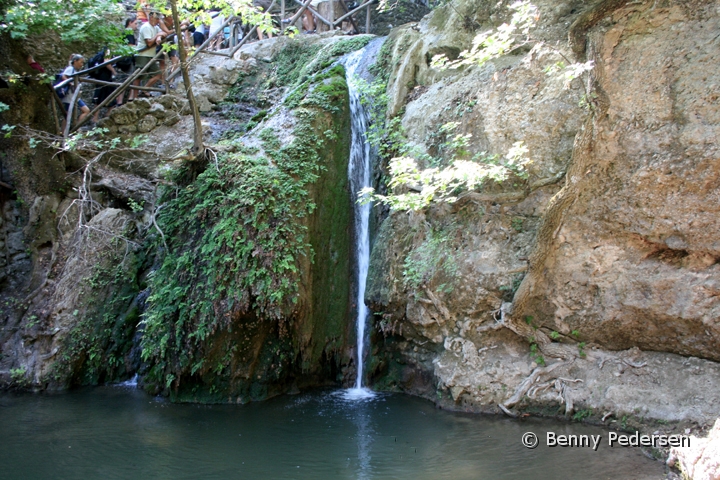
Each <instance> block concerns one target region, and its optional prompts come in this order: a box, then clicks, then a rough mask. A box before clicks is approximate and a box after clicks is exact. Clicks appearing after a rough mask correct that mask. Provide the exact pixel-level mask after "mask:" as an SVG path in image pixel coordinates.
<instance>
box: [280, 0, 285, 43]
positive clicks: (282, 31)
mask: <svg viewBox="0 0 720 480" xmlns="http://www.w3.org/2000/svg"><path fill="white" fill-rule="evenodd" d="M280 35H285V0H280Z"/></svg>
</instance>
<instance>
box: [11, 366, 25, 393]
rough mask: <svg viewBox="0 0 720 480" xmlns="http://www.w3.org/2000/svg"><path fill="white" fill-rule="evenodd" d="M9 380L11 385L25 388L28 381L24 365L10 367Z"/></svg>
mask: <svg viewBox="0 0 720 480" xmlns="http://www.w3.org/2000/svg"><path fill="white" fill-rule="evenodd" d="M10 382H11V383H12V385H13V386H16V387H19V388H25V387H27V386H28V384H29V383H30V382H29V381H28V379H27V369H26V368H25V367H19V368H11V369H10Z"/></svg>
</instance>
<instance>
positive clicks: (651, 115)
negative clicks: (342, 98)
mask: <svg viewBox="0 0 720 480" xmlns="http://www.w3.org/2000/svg"><path fill="white" fill-rule="evenodd" d="M534 3H535V4H536V5H537V7H538V19H537V20H538V21H537V25H536V26H535V28H534V29H533V30H532V31H531V36H532V37H533V38H534V40H535V41H533V42H531V44H529V45H528V46H527V47H525V48H521V49H516V50H514V51H512V52H510V54H508V55H505V56H503V57H501V58H498V59H495V60H492V61H490V62H488V63H487V64H485V65H484V66H482V67H479V68H478V67H471V68H466V69H464V70H459V71H458V70H438V69H435V68H432V66H431V65H430V61H429V60H430V59H431V58H432V56H433V55H435V54H437V53H445V54H447V55H448V56H450V57H451V58H452V57H453V56H457V55H458V53H459V52H460V51H461V50H463V49H465V48H467V47H468V46H469V45H470V41H471V39H472V37H473V36H474V34H475V33H478V32H480V31H485V30H488V29H490V28H493V27H496V26H497V25H499V24H500V23H501V22H502V21H505V20H507V18H508V17H507V13H503V12H506V7H507V4H497V5H496V4H495V3H494V2H479V3H470V2H455V3H454V6H453V7H454V8H452V9H451V8H447V7H446V8H438V9H436V10H435V11H434V12H433V13H432V14H431V15H429V16H428V17H426V18H425V19H424V20H423V21H422V22H421V23H420V24H419V25H417V26H413V27H403V28H400V29H397V30H396V31H394V32H393V34H392V35H391V36H390V37H389V43H388V45H390V46H391V48H390V50H391V56H390V58H391V60H390V61H391V65H392V68H393V72H392V75H391V77H390V84H389V88H388V93H389V96H390V99H391V101H390V105H389V114H390V115H396V114H399V115H401V116H402V117H401V118H402V123H403V126H404V127H405V130H406V132H407V135H408V138H409V141H410V142H411V143H412V144H414V145H415V146H416V147H417V148H418V149H419V150H420V151H425V152H430V153H433V154H435V153H436V152H437V150H436V148H437V144H438V143H439V142H440V141H442V138H438V135H437V132H438V130H439V127H440V126H441V125H443V124H445V123H447V122H451V121H454V122H459V124H460V127H459V128H458V131H457V133H462V134H471V135H472V137H471V139H470V147H469V148H470V149H471V152H472V153H477V152H489V153H492V154H503V153H504V152H507V150H508V149H509V148H510V146H511V145H512V144H513V143H514V142H517V141H523V142H524V143H525V145H526V146H527V147H528V149H529V151H530V156H531V157H532V160H533V163H532V165H531V166H530V170H529V178H528V180H527V182H526V183H522V182H520V183H516V184H514V185H509V184H507V183H505V184H501V185H488V186H487V187H485V188H484V190H482V191H480V192H476V193H474V194H472V195H466V196H465V197H462V196H461V198H460V200H459V201H458V202H457V203H455V204H452V205H444V206H442V205H439V206H434V207H430V208H428V209H425V210H424V211H422V212H415V213H401V212H394V213H391V214H390V216H389V217H388V218H387V219H386V220H385V221H384V223H383V224H382V225H381V226H380V228H379V232H378V234H377V237H376V242H375V245H374V248H373V252H372V263H371V272H370V284H369V286H368V293H367V300H368V301H369V302H370V303H371V304H372V305H373V307H372V308H373V311H375V312H378V314H377V315H376V316H375V331H376V334H375V340H376V344H377V345H378V346H377V347H376V352H377V355H378V357H377V358H376V360H375V363H374V365H373V368H374V372H375V375H376V381H377V382H378V383H377V384H378V385H384V386H386V387H389V388H399V389H402V390H405V391H410V392H414V393H419V394H422V395H425V396H428V397H430V398H434V399H438V398H440V399H441V400H440V401H441V402H447V404H448V405H450V406H454V407H455V408H467V409H475V410H485V411H499V410H498V408H497V405H498V404H503V403H505V402H508V401H510V400H512V398H511V397H513V394H515V393H516V392H518V391H519V390H518V388H519V387H520V386H521V384H522V382H523V381H524V380H525V379H527V378H529V376H530V375H531V374H533V372H535V373H536V374H537V376H536V377H535V378H534V382H532V383H531V387H530V388H528V389H526V390H524V392H523V393H524V394H523V395H522V396H521V398H520V399H519V405H520V408H529V409H538V408H539V409H544V410H543V411H544V412H545V413H554V412H557V411H559V412H561V413H563V412H564V413H567V414H570V413H571V412H573V411H578V410H588V411H591V412H593V414H594V415H597V420H600V418H601V417H602V418H603V419H604V421H606V422H612V421H617V419H619V418H620V417H622V416H625V417H626V418H631V417H635V418H637V419H640V418H643V419H645V420H650V419H659V420H663V421H669V420H672V421H688V420H692V421H697V422H700V423H704V424H708V423H710V422H712V421H714V419H715V418H717V416H718V415H719V414H720V395H718V393H717V392H718V391H720V390H719V389H718V386H719V384H718V381H720V377H719V375H720V365H718V363H716V362H717V360H718V351H719V350H718V345H720V336H719V335H720V332H719V331H718V318H720V311H719V310H718V309H719V308H720V304H719V303H718V302H719V300H718V296H717V282H718V281H720V275H719V273H720V272H719V271H718V265H717V259H718V252H717V232H718V231H719V229H718V224H717V221H718V215H717V209H718V207H720V201H719V200H720V198H719V197H718V188H717V187H718V181H717V177H718V169H719V168H720V161H719V160H718V153H717V148H716V147H717V146H716V135H715V132H716V131H717V128H718V122H717V118H716V116H717V114H718V109H717V106H716V102H715V101H714V99H715V93H714V92H716V90H717V85H716V81H715V77H716V75H715V73H716V71H717V67H716V65H717V59H716V56H717V55H718V54H720V52H719V51H718V49H717V46H716V40H713V39H715V38H716V37H717V35H718V34H719V33H720V23H719V22H720V13H719V12H718V10H717V6H716V4H715V3H714V2H662V1H658V2H655V1H648V2H622V1H620V2H618V1H614V2H613V1H606V2H595V3H593V4H586V3H585V2H572V1H565V2H562V1H539V2H534ZM463 19H465V20H466V21H464V22H463ZM560 53H562V55H564V57H565V58H564V59H563V58H562V57H561V56H560V55H559V54H560ZM559 60H563V61H567V60H572V61H581V62H584V61H587V60H592V61H593V62H594V69H593V70H592V71H591V73H590V75H589V76H588V77H585V78H581V79H576V80H574V81H573V82H571V83H570V84H569V85H565V84H564V83H565V82H564V80H563V78H562V77H561V76H558V75H556V74H552V73H550V74H548V73H546V72H547V69H548V67H550V66H552V65H553V64H555V63H556V62H558V61H559ZM579 104H582V105H584V107H583V106H579ZM438 258H439V259H441V260H438ZM509 319H513V321H514V322H516V325H517V324H520V325H524V331H525V332H527V333H526V334H523V335H522V336H518V335H516V334H515V333H513V332H515V331H517V330H518V328H519V327H517V326H515V327H513V328H514V330H513V331H511V330H509V329H508V328H505V326H509V325H510V323H509ZM533 331H535V332H538V333H536V334H533ZM535 336H536V337H537V338H538V342H539V338H540V336H542V337H544V338H547V339H548V340H549V339H552V344H550V347H549V348H547V349H546V351H554V350H553V346H557V347H558V348H559V347H562V348H563V349H564V350H563V351H564V352H565V354H564V355H565V357H564V359H562V358H553V357H550V356H547V355H546V354H543V350H542V348H540V347H542V345H536V344H535V343H534V341H535V340H534V338H535ZM523 337H524V338H523ZM568 352H569V353H568ZM568 355H569V356H570V357H573V358H572V359H571V360H570V361H568V360H569V357H568ZM545 364H547V368H546V367H544V366H543V365H545ZM553 365H554V366H553ZM552 369H554V370H552ZM557 378H565V379H566V380H571V381H556V379H557ZM511 403H513V404H515V402H514V401H512V402H511ZM558 407H559V410H558Z"/></svg>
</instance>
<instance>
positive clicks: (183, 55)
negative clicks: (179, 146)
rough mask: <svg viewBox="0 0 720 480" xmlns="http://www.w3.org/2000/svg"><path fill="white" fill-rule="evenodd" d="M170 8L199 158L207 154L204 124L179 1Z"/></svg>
mask: <svg viewBox="0 0 720 480" xmlns="http://www.w3.org/2000/svg"><path fill="white" fill-rule="evenodd" d="M170 7H171V8H172V16H173V23H174V24H175V35H177V47H178V53H179V54H180V72H181V73H182V77H183V83H184V84H185V93H186V95H187V99H188V103H189V104H190V111H191V112H192V116H193V127H194V131H193V149H192V155H193V157H194V158H198V157H199V156H200V155H202V154H203V153H204V152H205V145H204V144H203V131H202V122H201V121H200V110H198V106H197V103H196V102H195V95H194V94H193V91H192V84H191V83H190V73H189V72H188V62H187V52H186V51H185V44H184V43H183V37H182V31H181V28H180V17H179V15H178V9H177V0H170Z"/></svg>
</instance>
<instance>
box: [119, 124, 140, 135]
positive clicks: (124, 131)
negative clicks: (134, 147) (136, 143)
mask: <svg viewBox="0 0 720 480" xmlns="http://www.w3.org/2000/svg"><path fill="white" fill-rule="evenodd" d="M137 131H138V127H137V126H136V125H123V126H121V127H119V128H118V132H120V134H121V135H132V134H133V133H136V132H137Z"/></svg>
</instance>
